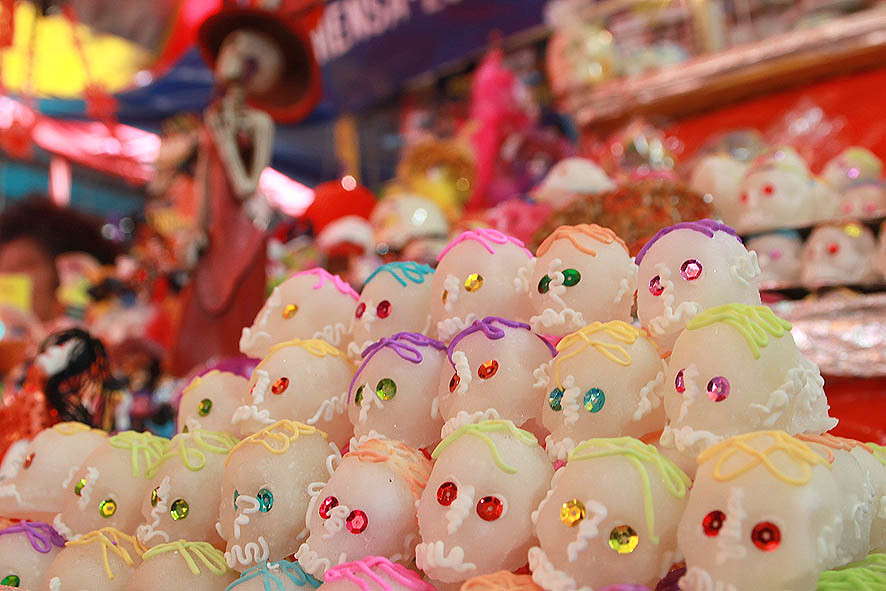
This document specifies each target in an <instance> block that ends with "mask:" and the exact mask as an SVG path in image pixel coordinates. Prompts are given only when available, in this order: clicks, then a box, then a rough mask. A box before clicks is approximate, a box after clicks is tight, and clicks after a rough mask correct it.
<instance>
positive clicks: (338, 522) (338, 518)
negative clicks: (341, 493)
mask: <svg viewBox="0 0 886 591" xmlns="http://www.w3.org/2000/svg"><path fill="white" fill-rule="evenodd" d="M350 512H351V508H350V507H348V506H347V505H345V504H344V503H342V504H340V505H336V506H335V507H333V508H332V509H330V510H329V518H328V519H324V520H323V529H325V530H326V532H325V533H324V534H323V539H324V540H328V539H330V538H332V537H334V536H335V535H336V534H337V533H338V532H340V531H342V530H343V529H344V527H345V519H347V518H348V514H349V513H350Z"/></svg>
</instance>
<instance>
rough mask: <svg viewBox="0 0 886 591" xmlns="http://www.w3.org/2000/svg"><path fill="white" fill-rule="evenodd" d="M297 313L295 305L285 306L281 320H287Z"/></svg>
mask: <svg viewBox="0 0 886 591" xmlns="http://www.w3.org/2000/svg"><path fill="white" fill-rule="evenodd" d="M296 312H298V306H296V305H295V304H287V305H286V307H285V308H283V320H289V319H290V318H292V317H293V316H295V313H296Z"/></svg>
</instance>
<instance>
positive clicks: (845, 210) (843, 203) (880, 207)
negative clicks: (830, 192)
mask: <svg viewBox="0 0 886 591" xmlns="http://www.w3.org/2000/svg"><path fill="white" fill-rule="evenodd" d="M884 212H886V184H884V183H881V182H879V181H862V182H860V183H853V184H851V185H849V186H848V187H846V188H845V189H844V190H843V194H842V195H841V196H840V211H839V214H840V215H841V216H844V217H852V218H861V219H868V218H873V217H877V216H880V215H883V213H884Z"/></svg>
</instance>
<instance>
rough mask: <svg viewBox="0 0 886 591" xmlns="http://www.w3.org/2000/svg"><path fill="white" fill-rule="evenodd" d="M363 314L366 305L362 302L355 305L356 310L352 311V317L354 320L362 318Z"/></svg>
mask: <svg viewBox="0 0 886 591" xmlns="http://www.w3.org/2000/svg"><path fill="white" fill-rule="evenodd" d="M364 312H366V304H365V303H363V302H360V303H359V304H357V309H356V310H354V316H355V317H356V318H363V313H364Z"/></svg>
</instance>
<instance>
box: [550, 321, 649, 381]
mask: <svg viewBox="0 0 886 591" xmlns="http://www.w3.org/2000/svg"><path fill="white" fill-rule="evenodd" d="M588 338H589V340H591V341H592V343H591V344H589V343H587V342H586V341H584V340H581V341H578V342H576V344H575V345H574V346H570V347H567V348H564V349H563V350H561V351H560V353H559V354H558V356H557V357H555V358H554V364H555V366H556V369H557V370H558V373H559V378H560V382H561V383H562V381H563V380H564V379H565V377H566V376H569V375H571V376H574V377H575V380H576V384H584V383H588V381H594V382H596V381H600V380H602V381H604V382H609V383H611V385H613V386H617V385H624V386H626V387H630V388H633V387H637V386H639V387H642V386H644V385H646V383H648V382H649V380H650V379H652V378H653V377H655V375H656V374H657V373H658V371H659V370H660V369H661V357H660V356H659V354H658V348H657V347H656V346H655V344H654V343H653V342H652V341H651V340H649V339H648V338H647V337H646V336H644V335H640V336H638V337H637V339H636V340H635V341H634V342H633V343H625V342H624V341H622V340H620V339H617V338H615V337H614V336H613V335H612V334H610V333H609V332H607V331H598V332H595V333H593V334H592V335H589V337H588ZM593 343H600V345H597V346H595V345H594V344H593ZM606 345H610V346H609V347H607V346H606ZM615 347H617V348H615ZM572 352H575V355H574V356H570V353H572ZM624 354H626V356H625V355H624ZM613 357H614V358H615V359H614V358H613ZM616 359H619V360H621V361H627V360H629V361H628V363H627V365H623V364H622V363H619V362H618V361H616Z"/></svg>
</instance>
